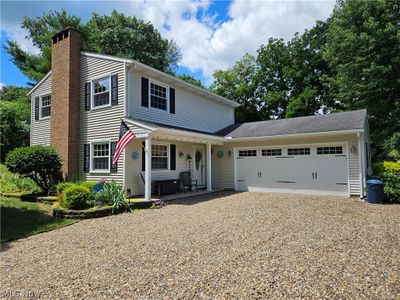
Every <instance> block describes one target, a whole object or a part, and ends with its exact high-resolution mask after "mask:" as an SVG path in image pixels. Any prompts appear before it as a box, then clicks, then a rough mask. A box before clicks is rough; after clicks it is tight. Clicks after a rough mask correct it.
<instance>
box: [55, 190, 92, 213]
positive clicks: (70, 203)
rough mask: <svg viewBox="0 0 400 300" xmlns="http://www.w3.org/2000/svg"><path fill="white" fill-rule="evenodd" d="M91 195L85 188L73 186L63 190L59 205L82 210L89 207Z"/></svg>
mask: <svg viewBox="0 0 400 300" xmlns="http://www.w3.org/2000/svg"><path fill="white" fill-rule="evenodd" d="M91 195H92V193H91V191H90V190H89V189H88V188H87V187H83V186H80V185H76V184H74V185H71V186H70V187H68V188H66V189H65V190H64V192H63V198H62V202H61V203H60V204H61V206H62V207H65V208H69V209H84V208H87V207H88V206H89V201H90V200H91V199H90V198H91Z"/></svg>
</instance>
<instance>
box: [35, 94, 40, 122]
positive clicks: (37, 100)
mask: <svg viewBox="0 0 400 300" xmlns="http://www.w3.org/2000/svg"><path fill="white" fill-rule="evenodd" d="M35 120H36V121H37V120H39V97H35Z"/></svg>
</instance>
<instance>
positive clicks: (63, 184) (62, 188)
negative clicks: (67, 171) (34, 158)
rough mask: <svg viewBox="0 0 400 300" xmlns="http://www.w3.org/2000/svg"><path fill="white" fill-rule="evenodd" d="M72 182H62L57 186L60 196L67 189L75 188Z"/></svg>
mask: <svg viewBox="0 0 400 300" xmlns="http://www.w3.org/2000/svg"><path fill="white" fill-rule="evenodd" d="M73 185H74V183H72V182H60V183H59V184H57V185H56V191H57V194H58V195H61V194H62V193H63V192H64V191H65V190H66V189H67V188H69V187H71V186H73Z"/></svg>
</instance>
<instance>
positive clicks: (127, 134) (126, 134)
mask: <svg viewBox="0 0 400 300" xmlns="http://www.w3.org/2000/svg"><path fill="white" fill-rule="evenodd" d="M135 137H136V136H135V134H134V133H133V132H132V131H131V130H130V129H129V127H128V125H126V123H125V122H124V121H121V126H120V128H119V137H118V141H117V146H116V148H115V152H114V157H113V160H112V164H113V165H115V164H116V163H117V161H118V158H119V156H120V155H121V153H122V151H123V150H124V149H125V147H126V146H127V145H128V144H129V142H130V141H132V140H133V139H134V138H135Z"/></svg>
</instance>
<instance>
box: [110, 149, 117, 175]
mask: <svg viewBox="0 0 400 300" xmlns="http://www.w3.org/2000/svg"><path fill="white" fill-rule="evenodd" d="M115 148H117V142H114V141H113V142H111V151H110V163H111V168H110V171H111V173H116V172H117V165H118V162H116V163H115V165H113V164H112V160H113V157H114V153H115Z"/></svg>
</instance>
